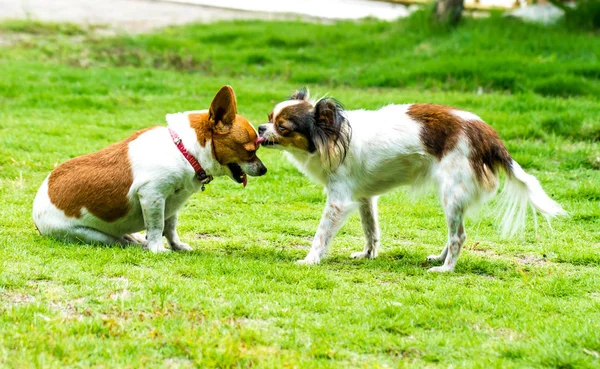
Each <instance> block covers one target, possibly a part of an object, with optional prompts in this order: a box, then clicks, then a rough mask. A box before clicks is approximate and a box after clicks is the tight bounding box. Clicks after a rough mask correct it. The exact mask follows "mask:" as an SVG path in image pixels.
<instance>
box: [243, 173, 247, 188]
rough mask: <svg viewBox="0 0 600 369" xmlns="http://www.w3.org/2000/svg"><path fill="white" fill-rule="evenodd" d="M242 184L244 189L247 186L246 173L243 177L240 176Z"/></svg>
mask: <svg viewBox="0 0 600 369" xmlns="http://www.w3.org/2000/svg"><path fill="white" fill-rule="evenodd" d="M242 184H243V185H244V187H246V185H247V184H248V177H246V173H244V175H243V176H242Z"/></svg>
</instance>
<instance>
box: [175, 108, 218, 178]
mask: <svg viewBox="0 0 600 369" xmlns="http://www.w3.org/2000/svg"><path fill="white" fill-rule="evenodd" d="M169 127H170V128H171V129H172V130H174V131H175V132H176V133H177V135H179V137H180V138H181V142H182V143H183V146H184V147H185V149H186V150H187V151H188V152H189V153H190V154H191V155H192V156H193V157H194V158H196V160H198V162H199V163H200V165H201V166H202V168H203V169H204V170H205V171H206V174H208V175H212V176H220V175H224V174H225V173H222V172H223V169H222V167H221V165H220V164H219V162H218V161H217V160H216V159H215V157H214V153H213V147H212V133H211V132H210V130H209V129H208V128H204V127H192V125H191V124H190V122H189V120H188V119H187V116H186V119H177V120H171V121H169Z"/></svg>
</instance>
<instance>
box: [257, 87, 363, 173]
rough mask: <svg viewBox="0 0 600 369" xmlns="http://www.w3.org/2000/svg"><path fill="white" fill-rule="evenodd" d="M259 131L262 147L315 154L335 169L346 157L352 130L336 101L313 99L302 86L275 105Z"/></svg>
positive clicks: (327, 98)
mask: <svg viewBox="0 0 600 369" xmlns="http://www.w3.org/2000/svg"><path fill="white" fill-rule="evenodd" d="M258 133H259V135H260V138H259V140H260V141H261V143H262V145H263V146H265V147H270V148H276V149H282V150H286V151H290V152H293V151H298V150H299V151H304V152H308V153H311V154H313V153H316V154H318V155H320V156H321V160H322V161H323V162H324V163H325V164H326V166H327V167H328V168H330V169H335V168H336V167H337V166H339V165H340V164H341V163H342V162H343V161H344V159H345V157H346V153H347V151H348V147H349V145H350V139H351V136H352V129H351V127H350V125H349V124H348V120H347V119H346V115H345V113H344V108H343V106H342V105H341V104H340V103H339V102H338V101H337V100H335V99H333V98H329V97H325V98H322V99H319V100H317V101H312V100H310V94H309V91H308V89H306V88H304V87H303V88H301V89H300V90H298V91H296V92H295V93H294V94H293V95H292V96H291V97H290V99H289V100H286V101H283V102H280V103H279V104H277V105H275V108H274V109H273V111H272V112H271V113H270V114H269V122H268V123H266V124H262V125H260V126H259V127H258Z"/></svg>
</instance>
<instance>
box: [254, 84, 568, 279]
mask: <svg viewBox="0 0 600 369" xmlns="http://www.w3.org/2000/svg"><path fill="white" fill-rule="evenodd" d="M258 132H259V135H260V136H261V137H260V140H261V141H262V145H263V146H266V147H272V148H277V149H280V150H284V151H286V152H287V154H288V157H289V158H290V159H291V161H293V162H294V163H295V164H296V166H297V167H298V168H299V169H300V170H301V171H302V172H304V173H305V174H306V175H308V176H309V177H311V178H312V179H314V180H315V181H317V182H319V183H321V184H322V185H323V186H325V188H326V190H327V205H326V206H325V210H324V212H323V216H322V218H321V222H320V224H319V228H318V230H317V233H316V235H315V237H314V239H313V242H312V247H311V249H310V252H309V253H308V255H307V256H306V258H305V259H304V260H300V261H299V262H300V263H304V264H316V263H319V261H320V260H321V258H322V257H323V256H324V254H325V252H326V250H327V247H328V246H329V244H330V242H331V240H332V238H333V237H334V235H335V234H336V232H337V231H338V230H339V229H340V227H341V226H342V225H343V224H344V222H345V220H346V218H347V217H348V216H349V215H350V214H351V213H352V212H353V211H354V210H355V209H356V208H358V209H359V212H360V218H361V221H362V227H363V230H364V233H365V236H366V244H365V248H364V250H363V251H362V252H356V253H353V254H352V255H351V256H352V257H353V258H375V257H376V256H377V252H378V248H379V226H378V224H377V199H378V196H379V195H381V194H383V193H385V192H388V191H389V190H391V189H393V188H395V187H397V186H401V185H409V186H413V187H415V188H420V187H423V186H425V185H427V184H428V183H433V184H435V185H436V186H437V189H438V191H439V195H440V198H441V202H442V206H443V208H444V212H445V214H446V221H447V225H448V241H447V243H446V245H445V247H444V249H443V250H442V252H441V254H439V255H431V256H429V257H428V260H430V261H434V262H444V265H442V266H438V267H434V268H431V269H430V271H436V272H446V271H452V270H453V269H454V267H455V265H456V261H457V259H458V255H459V253H460V250H461V247H462V245H463V243H464V242H465V238H466V236H465V230H464V224H463V222H464V215H465V212H466V211H467V210H468V209H469V208H472V207H474V206H475V205H477V204H478V203H481V202H482V201H484V200H485V199H487V198H489V197H490V195H493V194H494V193H495V191H496V190H497V188H498V170H499V169H501V170H503V171H504V172H505V173H506V174H507V181H506V185H505V186H504V190H503V192H502V195H503V196H502V200H504V202H503V204H502V206H501V210H502V217H501V230H502V233H503V234H504V235H509V236H510V235H514V234H515V233H516V232H517V231H518V230H520V229H522V228H523V226H524V220H525V217H526V210H527V207H528V205H532V207H533V208H534V209H536V210H538V211H539V212H541V213H542V214H543V215H544V216H545V217H546V218H549V217H552V216H555V215H560V214H564V213H565V212H564V210H563V209H562V208H561V207H560V205H559V204H557V203H556V202H554V201H553V200H551V199H550V198H549V197H548V195H546V193H545V192H544V190H543V189H542V187H541V186H540V184H539V182H538V181H537V179H536V178H535V177H533V176H531V175H529V174H527V173H525V171H523V169H521V167H520V166H519V164H518V163H517V162H516V161H514V160H513V159H512V158H511V156H510V155H509V153H508V151H507V150H506V148H505V147H504V144H503V143H502V141H501V140H500V138H499V137H498V135H497V134H496V131H494V129H493V128H491V127H490V126H488V125H487V124H485V123H484V122H483V121H482V119H481V118H479V117H478V116H477V115H475V114H473V113H469V112H466V111H463V110H459V109H454V108H451V107H447V106H442V105H434V104H407V105H389V106H386V107H384V108H382V109H379V110H376V111H366V110H354V111H345V110H344V109H343V107H342V106H341V104H340V103H339V102H337V101H336V100H334V99H332V98H323V99H320V100H318V101H312V100H310V99H309V93H308V91H307V90H306V89H301V90H299V91H296V93H294V95H292V97H291V98H290V99H289V100H287V101H283V102H281V103H279V104H277V105H276V106H275V108H274V109H273V112H272V113H271V114H269V123H267V124H263V125H261V126H259V128H258Z"/></svg>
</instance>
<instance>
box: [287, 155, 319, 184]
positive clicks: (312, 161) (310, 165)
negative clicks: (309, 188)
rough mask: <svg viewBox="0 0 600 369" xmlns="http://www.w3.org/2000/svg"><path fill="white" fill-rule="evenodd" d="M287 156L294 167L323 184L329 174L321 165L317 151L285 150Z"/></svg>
mask: <svg viewBox="0 0 600 369" xmlns="http://www.w3.org/2000/svg"><path fill="white" fill-rule="evenodd" d="M286 154H287V156H288V158H289V159H290V160H291V161H292V162H293V163H294V165H296V167H297V168H298V169H299V170H300V171H301V172H302V173H304V174H305V175H306V176H308V177H309V178H311V179H312V180H313V181H315V182H317V183H319V184H321V185H323V186H325V185H326V184H327V178H328V177H329V174H328V173H327V171H326V170H325V167H324V166H323V161H322V159H321V156H320V155H319V154H318V153H312V154H311V153H309V152H306V151H304V150H290V151H287V150H286Z"/></svg>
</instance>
